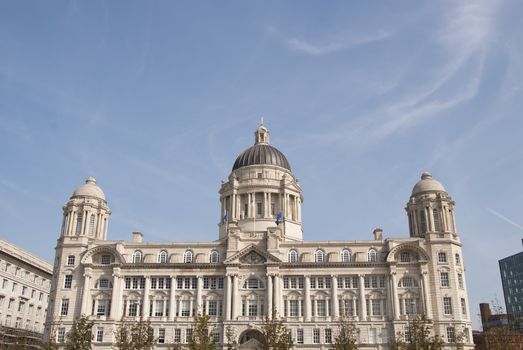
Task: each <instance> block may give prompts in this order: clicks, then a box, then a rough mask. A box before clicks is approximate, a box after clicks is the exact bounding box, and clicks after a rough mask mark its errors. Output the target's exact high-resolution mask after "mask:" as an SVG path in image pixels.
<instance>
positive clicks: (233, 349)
mask: <svg viewBox="0 0 523 350" xmlns="http://www.w3.org/2000/svg"><path fill="white" fill-rule="evenodd" d="M225 338H226V339H227V350H238V341H237V340H236V332H235V330H234V328H233V327H232V326H227V328H226V329H225Z"/></svg>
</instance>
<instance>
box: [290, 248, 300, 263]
mask: <svg viewBox="0 0 523 350" xmlns="http://www.w3.org/2000/svg"><path fill="white" fill-rule="evenodd" d="M288 258H289V262H290V263H297V262H298V252H297V251H296V250H294V249H291V250H289V254H288Z"/></svg>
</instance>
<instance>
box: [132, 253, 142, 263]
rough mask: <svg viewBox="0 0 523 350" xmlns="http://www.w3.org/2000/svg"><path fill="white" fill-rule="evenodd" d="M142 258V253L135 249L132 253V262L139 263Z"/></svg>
mask: <svg viewBox="0 0 523 350" xmlns="http://www.w3.org/2000/svg"><path fill="white" fill-rule="evenodd" d="M142 260H143V254H142V252H141V251H139V250H136V251H135V252H134V253H133V263H134V264H139V263H141V262H142Z"/></svg>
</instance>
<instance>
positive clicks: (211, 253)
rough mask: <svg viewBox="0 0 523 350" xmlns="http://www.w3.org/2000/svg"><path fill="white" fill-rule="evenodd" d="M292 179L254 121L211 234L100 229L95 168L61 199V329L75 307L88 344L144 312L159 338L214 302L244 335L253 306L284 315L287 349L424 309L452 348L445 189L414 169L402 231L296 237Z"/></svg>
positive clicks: (383, 338) (57, 308) (386, 329)
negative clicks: (147, 235) (117, 234)
mask: <svg viewBox="0 0 523 350" xmlns="http://www.w3.org/2000/svg"><path fill="white" fill-rule="evenodd" d="M302 203H303V195H302V190H301V187H300V184H299V183H298V181H297V179H296V177H295V176H294V174H293V173H292V171H291V167H290V165H289V162H288V161H287V159H286V158H285V156H284V155H283V154H282V153H281V152H280V151H278V150H277V149H276V148H274V147H273V146H271V145H270V144H269V131H268V130H267V129H266V128H265V126H264V125H263V124H262V125H260V126H259V127H258V129H257V130H256V132H255V144H254V146H252V147H250V148H248V149H247V150H245V151H244V152H242V153H241V154H240V155H239V156H238V158H237V159H236V161H235V163H234V166H233V169H232V172H231V174H230V175H229V178H228V181H227V182H224V183H222V185H221V188H220V204H221V219H220V222H221V223H220V225H219V227H220V228H219V237H218V240H215V241H209V242H199V243H187V242H173V243H168V244H165V243H161V244H159V243H153V242H143V241H142V234H141V233H139V232H135V233H133V239H132V241H112V240H108V239H107V224H108V221H109V217H110V215H111V211H110V209H109V207H108V205H107V202H106V199H105V195H104V193H103V192H102V190H101V189H100V187H98V186H97V184H96V182H95V180H94V179H93V178H91V177H90V178H88V179H87V181H86V183H85V184H83V185H81V186H80V187H78V188H77V189H76V190H75V191H74V193H73V195H72V196H71V198H70V199H69V201H68V202H67V203H66V205H65V206H64V208H63V209H64V210H63V211H64V214H63V225H62V230H61V234H60V238H59V239H58V244H57V247H56V259H55V271H56V274H55V277H54V279H53V284H52V292H51V302H50V312H49V315H48V322H49V324H51V323H52V324H54V325H55V327H56V330H57V332H56V336H57V338H58V340H59V341H61V340H63V337H64V334H65V333H66V332H67V331H68V329H69V328H70V326H71V324H72V322H73V320H74V319H75V318H77V317H79V316H80V315H81V314H85V315H88V316H89V317H90V318H91V319H93V320H95V321H96V323H95V327H94V332H95V346H94V348H96V349H110V348H111V343H112V341H113V331H114V329H115V328H116V327H117V325H118V323H119V321H120V320H121V319H122V318H123V319H132V320H134V319H139V318H140V316H143V317H144V318H146V319H149V320H150V321H151V323H152V326H153V328H154V332H155V336H156V337H157V338H158V344H157V348H158V349H161V348H162V347H164V346H165V345H163V344H165V343H168V342H172V341H173V340H174V341H179V342H182V343H183V342H186V340H187V339H188V338H189V337H190V335H191V332H192V329H191V326H192V324H191V323H192V321H193V316H194V315H196V314H197V313H205V314H208V315H210V316H211V320H212V322H213V324H214V325H215V334H214V335H215V337H216V339H217V340H218V342H220V343H223V342H224V341H225V339H224V338H225V334H224V333H225V331H224V329H225V327H227V326H229V325H231V326H233V327H234V329H235V331H236V335H237V337H238V341H239V342H240V344H242V348H254V347H253V346H255V345H256V342H257V338H258V337H259V329H260V325H261V323H262V322H263V319H264V317H265V316H267V315H268V314H271V312H272V311H274V312H276V313H277V314H278V315H279V316H281V317H283V318H284V320H285V323H286V325H287V327H288V328H289V329H290V330H291V332H292V336H293V338H294V339H295V343H296V348H297V349H328V348H329V345H328V343H330V342H331V341H332V340H333V338H334V336H335V333H336V330H337V328H336V323H335V321H336V320H337V319H338V318H339V317H340V315H348V316H350V317H351V318H352V319H353V320H355V321H356V323H357V326H358V328H359V330H360V334H359V343H360V348H362V349H387V348H388V345H387V343H388V342H389V340H390V339H391V338H392V337H394V335H395V334H396V333H397V332H398V331H400V332H403V331H405V329H406V327H408V324H409V322H410V318H411V316H410V315H413V314H425V315H426V316H427V317H428V318H429V319H431V320H433V322H434V329H435V332H436V333H437V334H439V335H441V336H442V337H443V339H444V340H445V341H446V342H447V344H446V348H448V349H451V348H453V346H452V341H453V340H454V339H455V338H456V336H457V334H458V333H460V332H464V334H465V341H466V343H467V345H466V346H465V348H466V349H472V348H473V344H472V336H471V320H470V316H469V315H470V314H469V305H468V298H467V287H466V283H465V268H464V262H463V259H462V252H461V243H460V238H459V235H458V233H457V231H456V225H455V217H454V201H453V200H452V198H451V197H450V196H449V195H448V194H447V192H446V190H445V188H444V187H443V186H442V185H441V184H440V183H439V182H438V181H436V180H434V179H433V178H432V176H431V175H430V174H429V173H424V174H423V175H422V177H421V180H420V181H419V182H418V183H416V185H415V186H414V188H413V190H412V194H411V195H410V198H409V199H408V202H407V205H406V211H407V216H408V222H409V229H410V234H409V235H408V236H407V235H406V236H405V237H401V238H384V237H383V236H382V231H381V230H380V229H376V230H375V231H374V233H373V235H374V236H373V239H371V240H347V241H327V240H325V241H321V240H317V241H307V240H303V232H302V226H301V206H302Z"/></svg>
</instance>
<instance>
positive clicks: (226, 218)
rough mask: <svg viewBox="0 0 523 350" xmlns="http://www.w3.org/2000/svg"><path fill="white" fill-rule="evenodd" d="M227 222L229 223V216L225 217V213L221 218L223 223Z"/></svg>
mask: <svg viewBox="0 0 523 350" xmlns="http://www.w3.org/2000/svg"><path fill="white" fill-rule="evenodd" d="M227 221H229V216H228V215H227V213H225V215H224V216H223V222H227Z"/></svg>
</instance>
